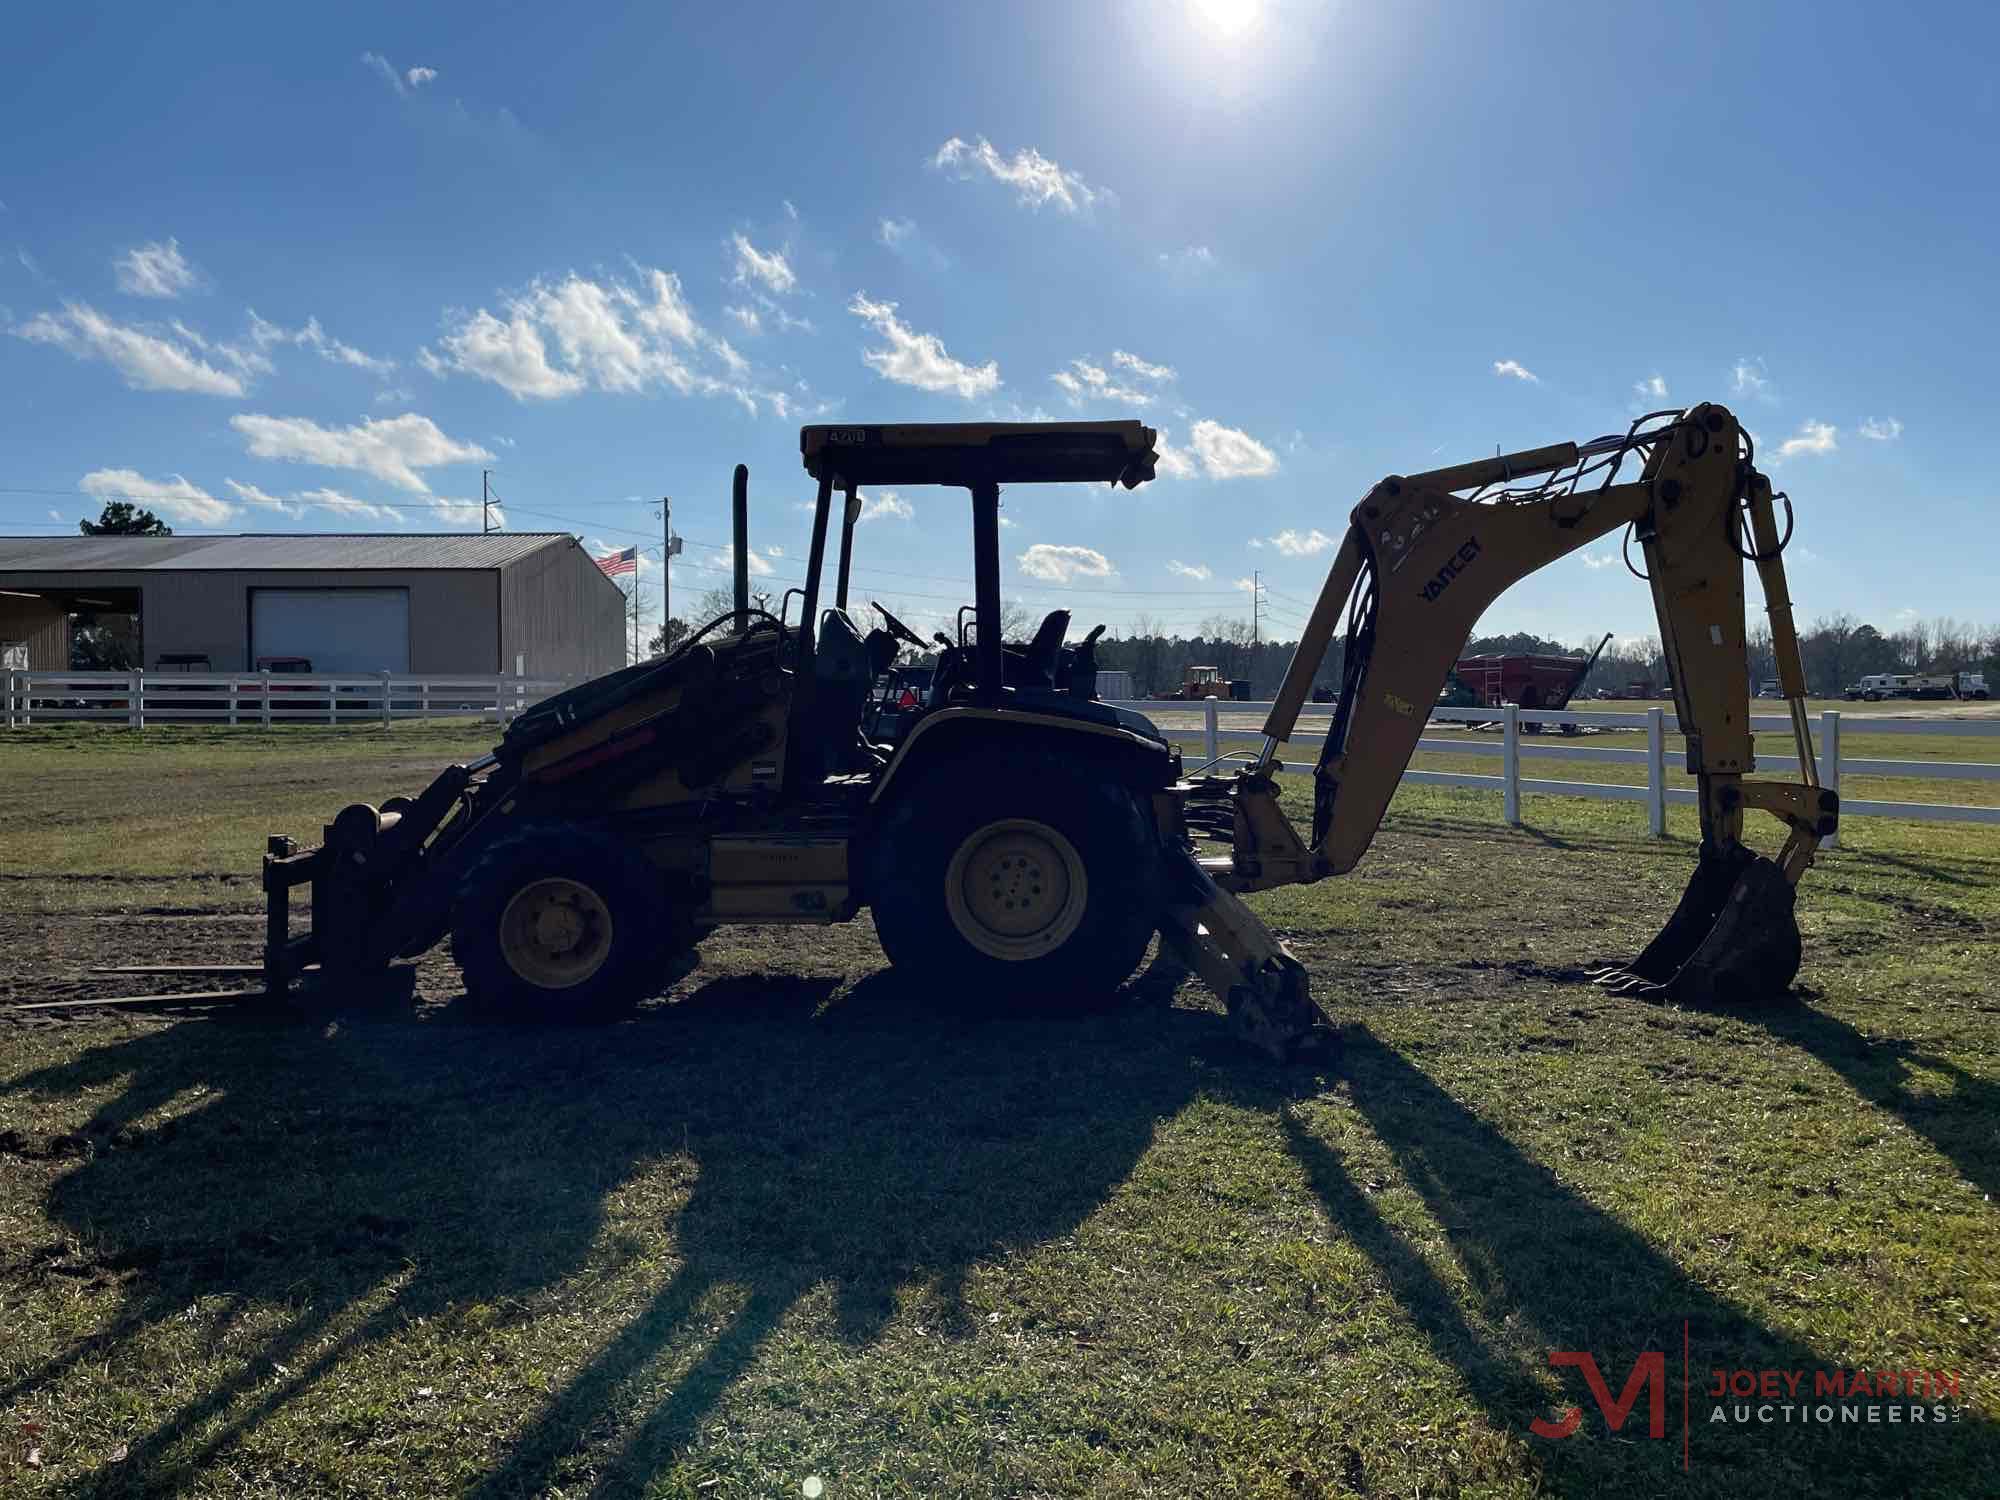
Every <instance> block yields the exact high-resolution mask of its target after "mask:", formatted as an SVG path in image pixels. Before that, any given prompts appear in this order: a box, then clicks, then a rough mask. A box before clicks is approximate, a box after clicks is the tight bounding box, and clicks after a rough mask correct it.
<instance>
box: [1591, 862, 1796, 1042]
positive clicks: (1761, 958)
mask: <svg viewBox="0 0 2000 1500" xmlns="http://www.w3.org/2000/svg"><path fill="white" fill-rule="evenodd" d="M1795 896H1796V893H1795V891H1794V890H1793V888H1792V883H1791V882H1790V881H1789V880H1787V879H1786V878H1785V872H1784V871H1783V870H1782V869H1780V868H1779V866H1778V864H1777V862H1776V861H1775V860H1770V859H1766V858H1764V857H1763V856H1762V855H1759V854H1753V853H1752V852H1751V851H1750V850H1748V849H1745V848H1743V847H1742V846H1741V845H1737V846H1734V847H1733V848H1732V849H1731V850H1730V851H1729V852H1728V853H1726V854H1724V853H1716V852H1713V851H1711V850H1710V849H1709V848H1708V847H1707V846H1704V847H1703V849H1702V854H1701V862H1700V863H1699V864H1698V865H1696V867H1695V872H1694V875H1693V877H1692V878H1691V879H1690V880H1689V881H1688V884H1687V889H1686V890H1685V891H1684V892H1683V893H1682V894H1681V901H1680V905H1679V906H1677V907H1676V908H1675V909H1674V914H1673V916H1672V917H1671V918H1669V919H1668V922H1667V925H1666V926H1665V927H1663V928H1662V929H1661V930H1660V935H1659V936H1658V937H1656V938H1654V939H1653V941H1652V942H1650V943H1648V944H1647V945H1646V949H1645V951H1644V952H1643V953H1641V954H1640V955H1639V956H1638V957H1637V958H1635V959H1633V960H1632V962H1631V963H1630V964H1629V965H1626V966H1624V967H1615V966H1614V967H1612V968H1607V969H1604V970H1601V971H1599V972H1598V973H1597V974H1595V975H1593V976H1592V977H1593V979H1594V980H1595V982H1596V983H1598V984H1600V985H1603V986H1604V987H1605V988H1607V989H1609V990H1611V991H1613V992H1614V993H1617V994H1621V995H1644V996H1654V997H1659V998H1662V999H1673V1000H1678V1001H1683V1002H1685V1003H1687V1004H1691V1005H1745V1004H1754V1003H1757V1002H1760V1001H1769V1000H1775V999H1777V998H1778V997H1780V996H1782V995H1783V994H1784V993H1785V991H1786V990H1787V989H1788V988H1789V987H1790V985H1791V982H1792V979H1793V977H1794V976H1796V975H1797V973H1798V972H1799V959H1800V955H1801V947H1800V943H1799V926H1798V919H1797V917H1796V915H1795V914H1794V911H1793V904H1794V900H1795Z"/></svg>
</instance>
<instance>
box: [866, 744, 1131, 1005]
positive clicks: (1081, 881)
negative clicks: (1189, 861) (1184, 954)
mask: <svg viewBox="0 0 2000 1500" xmlns="http://www.w3.org/2000/svg"><path fill="white" fill-rule="evenodd" d="M867 868H868V899H869V902H870V904H871V905H872V906H873V908H874V912H875V928H876V932H877V933H878V935H879V936H880V938H881V941H882V951H883V952H884V953H886V954H887V955H888V956H889V961H890V963H892V964H893V965H895V966H896V967H897V968H898V969H901V970H903V971H904V972H905V973H908V974H912V975H921V976H922V977H923V978H924V979H925V981H926V982H927V983H930V984H933V985H935V986H937V987H938V988H939V989H940V990H941V991H942V992H945V993H947V994H949V993H954V992H958V993H963V994H965V995H966V996H968V997H974V996H976V997H979V998H982V999H989V1000H990V999H996V998H998V999H1003V1000H1007V1001H1017V1002H1044V1001H1047V1000H1052V999H1062V1000H1070V999H1081V998H1095V997H1101V996H1103V995H1107V994H1109V993H1110V992H1111V991H1112V990H1114V989H1116V988H1117V986H1118V985H1119V984H1120V983H1122V982H1123V981H1124V980H1125V979H1126V978H1128V977H1129V976H1130V975H1131V973H1132V971H1133V970H1134V969H1135V968H1137V967H1138V965H1139V961H1140V959H1141V958H1143V957H1144V956H1145V951H1146V944H1147V942H1148V941H1149V940H1150V939H1151V937H1152V935H1153V931H1154V929H1155V928H1157V927H1158V926H1159V923H1160V904H1161V900H1162V895H1163V888H1164V883H1165V865H1164V862H1163V859H1162V855H1161V850H1160V841H1159V835H1158V833H1157V831H1156V829H1155V827H1154V824H1153V819H1152V816H1151V812H1150V810H1149V808H1148V807H1147V804H1146V801H1145V799H1144V798H1143V797H1142V796H1141V795H1140V794H1139V793H1137V792H1136V791H1134V790H1133V789H1132V788H1131V787H1129V786H1127V785H1126V784H1125V783H1124V782H1122V781H1121V780H1119V779H1118V778H1117V774H1116V772H1115V771H1114V770H1111V769H1109V768H1097V767H1093V766H1092V765H1091V763H1090V762H1088V761H1084V762H1080V763H1079V762H1077V761H1075V760H1073V759H1070V758H1066V757H1058V756H1055V755H1051V754H1046V753H1029V754H1021V755H997V754H987V755H978V756H968V757H966V758H965V759H963V760H955V761H953V762H951V763H950V764H949V765H948V766H941V767H939V768H938V769H937V770H934V771H932V772H930V773H929V774H927V775H926V776H925V777H924V779H923V780H922V781H920V782H919V783H918V784H917V785H915V786H912V787H909V788H907V789H906V790H905V792H904V793H903V794H902V795H901V796H900V797H899V798H898V801H897V803H896V805H895V806H894V807H893V808H892V809H891V810H890V812H889V813H888V815H887V816H886V817H885V818H884V819H883V821H882V823H881V824H880V825H879V826H878V828H877V829H876V831H875V835H874V837H873V839H872V841H871V845H870V852H869V858H868V867H867Z"/></svg>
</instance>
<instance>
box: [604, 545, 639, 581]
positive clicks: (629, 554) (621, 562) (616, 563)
mask: <svg viewBox="0 0 2000 1500" xmlns="http://www.w3.org/2000/svg"><path fill="white" fill-rule="evenodd" d="M597 570H598V571H599V572H600V573H602V574H603V575H604V576H605V577H606V578H616V577H617V576H618V575H619V574H620V573H636V572H638V571H639V549H638V548H637V547H627V548H626V549H625V550H624V551H623V552H607V553H605V554H604V556H602V557H600V558H598V560H597Z"/></svg>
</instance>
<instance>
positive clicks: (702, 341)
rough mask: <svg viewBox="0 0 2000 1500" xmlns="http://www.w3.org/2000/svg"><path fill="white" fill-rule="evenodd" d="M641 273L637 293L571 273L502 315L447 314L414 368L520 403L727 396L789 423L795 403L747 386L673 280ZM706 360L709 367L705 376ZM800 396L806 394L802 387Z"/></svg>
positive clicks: (532, 290)
mask: <svg viewBox="0 0 2000 1500" xmlns="http://www.w3.org/2000/svg"><path fill="white" fill-rule="evenodd" d="M638 269H639V270H640V272H641V275H640V280H639V284H638V285H637V286H636V287H635V286H633V285H630V284H628V283H626V282H623V281H618V280H613V279H606V280H603V281H593V280H591V279H589V278H588V277H583V276H579V275H577V274H575V273H574V272H571V273H570V274H569V275H568V276H566V277H564V278H563V279H562V280H561V281H553V282H552V281H536V282H534V283H533V284H532V285H530V286H529V287H528V289H527V290H526V291H524V292H522V293H521V294H519V295H518V296H515V297H512V298H510V299H509V300H508V301H507V302H506V304H505V305H504V307H503V308H502V310H501V314H499V315H496V314H494V313H492V312H489V311H487V310H486V309H485V308H483V307H482V308H480V309H479V310H478V311H477V312H474V313H465V312H454V313H450V314H448V315H447V317H446V332H445V334H444V337H443V338H441V339H440V340H439V341H438V345H437V348H435V349H429V348H427V349H424V350H422V351H421V352H420V353H419V354H418V356H417V363H418V364H420V365H422V366H423V368H424V369H426V370H428V371H430V373H431V374H433V375H438V376H443V375H445V374H447V373H451V372H457V373H460V374H465V375H472V376H475V377H477V378H478V379H481V380H487V381H491V382H492V383H493V384H495V385H497V386H499V387H500V388H501V389H502V390H504V391H506V392H507V393H508V394H509V395H511V396H513V397H514V399H515V400H517V401H527V400H555V399H559V398H561V397H565V396H574V395H576V394H578V393H579V392H582V391H585V390H592V389H595V390H599V391H613V392H619V393H624V394H633V393H637V392H640V391H644V390H647V389H650V388H653V387H657V386H665V387H667V388H669V389H671V390H673V391H676V392H678V393H679V394H681V395H684V396H685V395H706V396H728V397H730V398H731V399H733V400H735V401H737V402H739V403H741V404H742V405H743V406H744V407H745V408H746V409H748V410H749V411H750V412H752V413H753V414H754V413H756V412H757V411H759V410H761V409H763V408H766V407H768V408H769V409H770V410H771V411H773V412H774V413H776V414H777V415H778V416H780V417H787V416H789V415H791V414H792V413H793V411H794V410H795V409H796V408H797V407H798V406H799V405H800V404H801V403H800V402H799V400H798V399H797V398H796V397H794V396H793V395H791V394H790V393H788V392H785V391H780V390H767V389H763V388H761V387H759V386H758V385H756V384H755V383H754V382H753V381H752V379H751V370H750V362H749V361H748V360H747V359H745V358H744V357H743V356H742V354H740V353H739V352H738V351H737V350H736V349H735V348H734V347H733V346H731V345H730V343H729V342H728V340H726V339H722V338H718V337H717V336H716V335H714V334H712V333H710V332H708V331H707V330H706V329H704V328H703V327H702V325H701V323H700V322H699V320H697V319H696V317H695V315H694V311H693V309H692V308H690V307H689V306H688V303H687V299H686V297H685V295H684V294H683V292H682V290H681V282H680V278H679V277H678V276H676V275H674V274H673V273H672V272H669V271H661V270H657V269H650V268H645V267H640V268H638ZM759 295H760V296H761V294H759ZM744 314H747V315H748V316H749V317H750V318H751V319H753V320H755V319H756V314H755V312H754V310H752V309H749V308H747V307H745V308H743V309H742V310H741V314H739V313H738V312H736V311H732V314H731V315H732V316H734V317H736V319H737V321H738V322H739V323H742V322H743V321H744V316H743V315H744ZM745 326H746V327H749V326H751V325H750V324H745ZM788 326H789V323H788ZM706 360H712V361H713V362H714V367H712V368H710V369H703V368H701V364H702V362H704V361H706ZM800 394H801V395H806V396H809V395H810V392H809V391H808V390H805V389H804V388H803V387H802V388H801V392H800Z"/></svg>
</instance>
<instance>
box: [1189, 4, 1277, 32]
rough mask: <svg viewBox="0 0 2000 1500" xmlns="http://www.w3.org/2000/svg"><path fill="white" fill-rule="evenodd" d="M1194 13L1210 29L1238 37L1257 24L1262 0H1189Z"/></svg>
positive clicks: (1261, 8)
mask: <svg viewBox="0 0 2000 1500" xmlns="http://www.w3.org/2000/svg"><path fill="white" fill-rule="evenodd" d="M1190 3H1191V4H1192V5H1193V7H1194V13H1195V15H1196V17H1197V18H1199V19H1200V21H1201V22H1202V24H1203V25H1205V26H1206V27H1207V28H1208V29H1209V30H1210V31H1213V32H1215V33H1217V34H1218V35H1220V36H1224V37H1238V36H1241V35H1243V33H1244V32H1246V31H1248V30H1250V28H1251V27H1253V26H1255V25H1256V24H1257V17H1258V14H1259V13H1260V12H1261V11H1262V10H1263V8H1264V7H1263V3H1262V0H1190Z"/></svg>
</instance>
